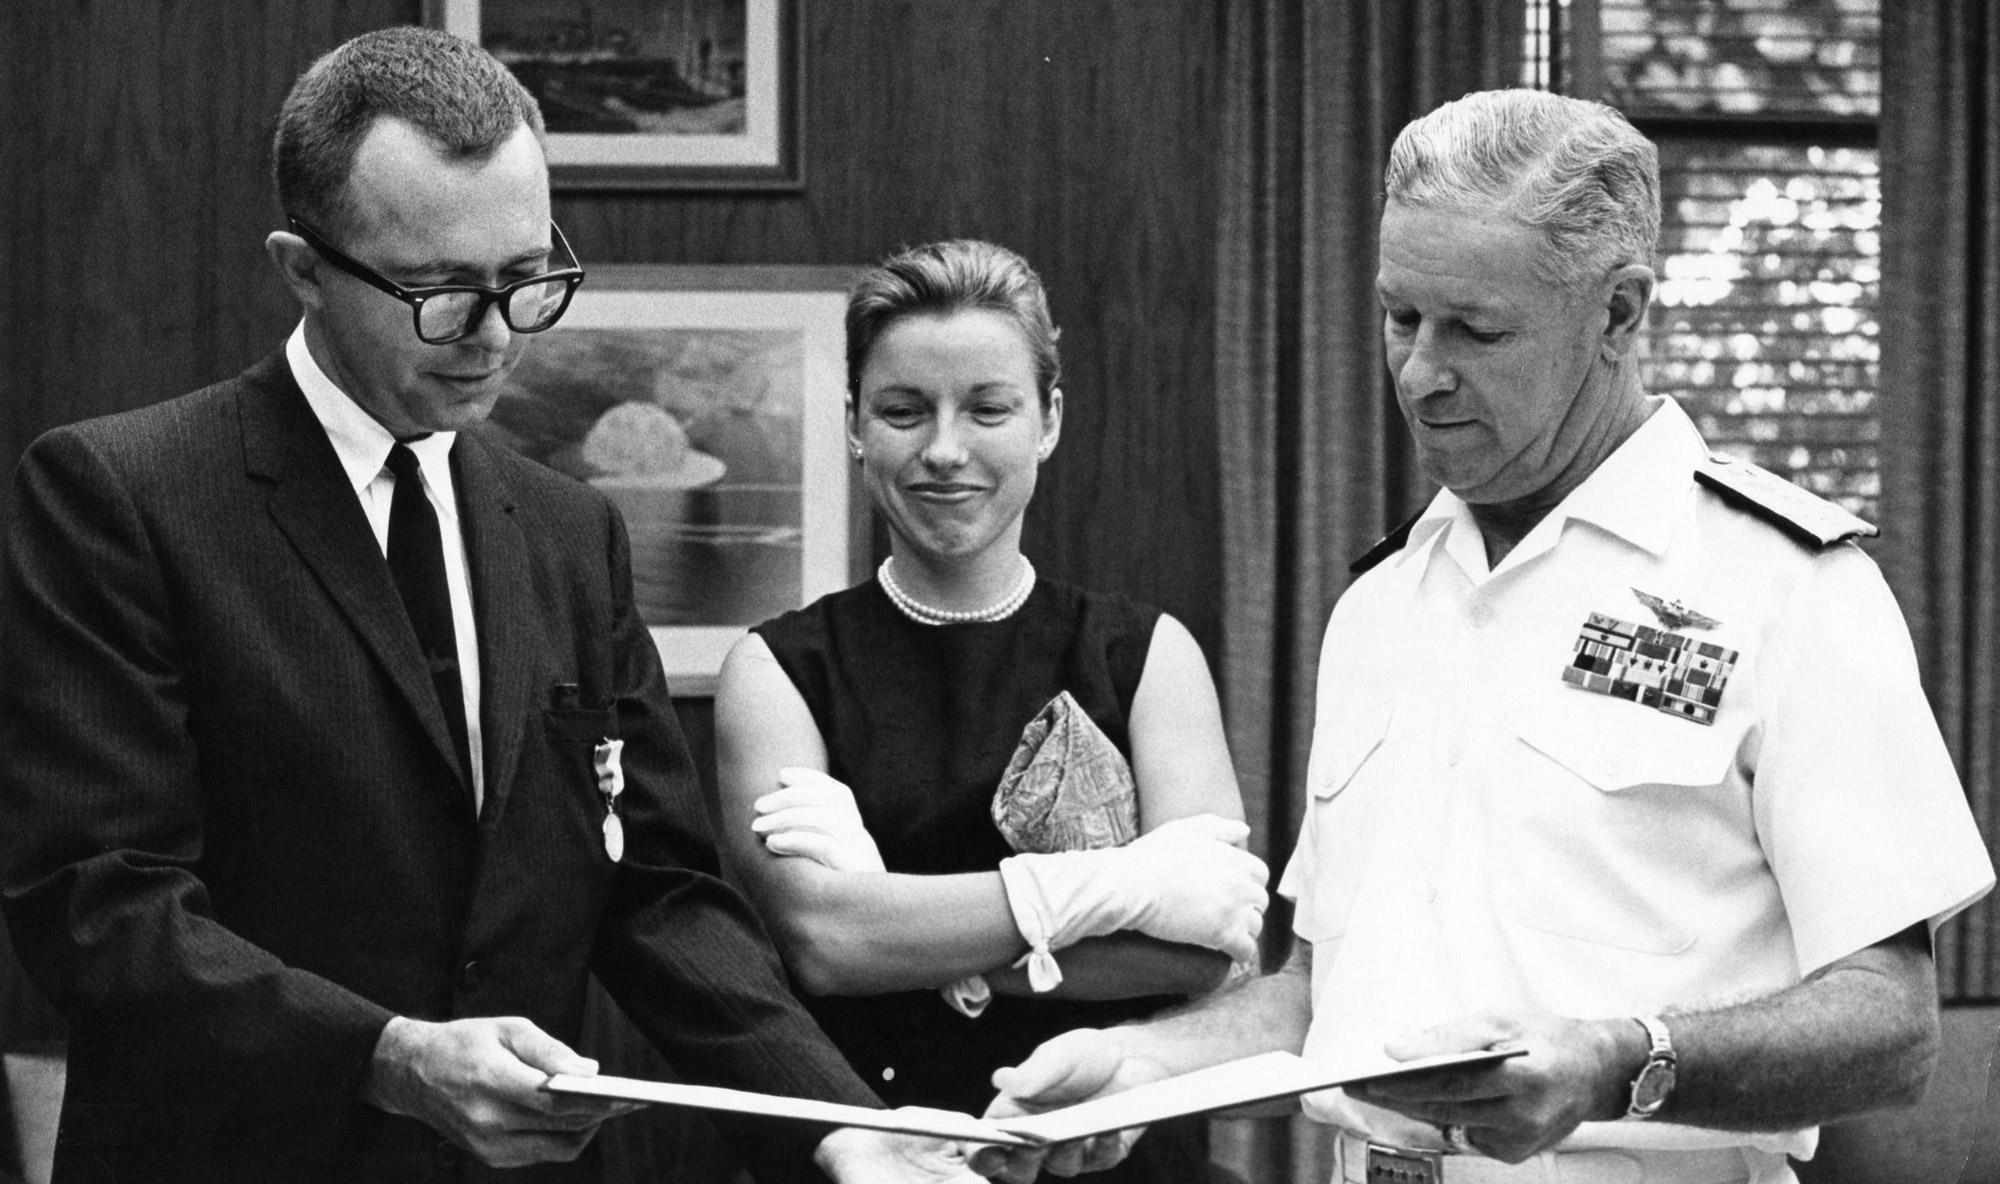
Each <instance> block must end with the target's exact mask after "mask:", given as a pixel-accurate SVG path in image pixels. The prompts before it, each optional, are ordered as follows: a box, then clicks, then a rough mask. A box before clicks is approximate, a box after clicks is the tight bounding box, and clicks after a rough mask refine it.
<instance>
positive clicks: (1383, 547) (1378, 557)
mask: <svg viewBox="0 0 2000 1184" xmlns="http://www.w3.org/2000/svg"><path fill="white" fill-rule="evenodd" d="M1423 516H1424V512H1423V511H1422V510H1418V511H1417V512H1416V513H1414V514H1412V515H1410V520H1409V521H1407V522H1405V523H1403V524H1402V525H1401V526H1398V527H1397V528H1396V529H1394V530H1392V531H1390V532H1389V533H1388V534H1385V535H1383V536H1382V538H1381V540H1380V541H1379V542H1377V543H1376V544H1375V545H1374V546H1372V547H1370V548H1368V549H1367V550H1366V551H1364V552H1362V554H1361V558H1359V559H1357V560H1355V561H1354V562H1353V563H1350V564H1348V565H1347V570H1348V571H1349V572H1350V573H1352V574H1354V575H1357V576H1358V575H1360V574H1361V573H1362V572H1364V571H1367V570H1368V569H1369V568H1371V567H1374V566H1375V565H1376V564H1378V563H1380V562H1382V561H1383V560H1384V559H1387V558H1388V557H1389V556H1391V555H1394V554H1395V553H1396V552H1398V551H1400V550H1402V549H1403V544H1404V543H1407V542H1409V541H1410V528H1411V527H1414V526H1415V525H1416V524H1417V519H1419V518H1422V517H1423Z"/></svg>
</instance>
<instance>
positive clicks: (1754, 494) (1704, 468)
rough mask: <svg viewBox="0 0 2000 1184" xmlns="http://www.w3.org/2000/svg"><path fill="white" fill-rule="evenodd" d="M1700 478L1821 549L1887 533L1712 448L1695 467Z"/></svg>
mask: <svg viewBox="0 0 2000 1184" xmlns="http://www.w3.org/2000/svg"><path fill="white" fill-rule="evenodd" d="M1694 479H1695V480H1696V481H1699V482H1700V483H1701V484H1703V485H1704V486H1707V487H1708V488H1709V489H1712V490H1714V491H1715V493H1716V495H1717V496H1719V497H1721V498H1722V500H1723V501H1725V502H1727V503H1729V504H1730V505H1732V506H1734V507H1736V508H1737V509H1739V510H1743V511H1746V512H1748V513H1751V514H1754V515H1756V516H1757V517H1759V518H1762V519H1763V520H1764V521H1766V522H1769V523H1770V524H1771V525H1773V526H1775V527H1777V528H1778V529H1779V530H1782V531H1784V532H1785V533H1786V534H1788V535H1790V536H1792V538H1794V539H1796V540H1797V541H1798V542H1800V543H1802V544H1804V545H1805V546H1807V547H1810V548H1812V549H1813V550H1815V551H1818V550H1822V549H1824V548H1826V547H1831V546H1832V545H1833V544H1835V543H1837V542H1840V541H1842V540H1843V539H1852V538H1874V537H1875V536H1876V535H1878V534H1881V533H1882V531H1881V530H1880V529H1879V528H1878V527H1876V525H1875V524H1874V523H1872V522H1869V521H1867V520H1866V519H1863V518H1859V517H1856V516H1855V515H1853V514H1850V513H1848V512H1847V511H1846V510H1844V509H1842V508H1841V507H1839V506H1837V505H1835V504H1833V503H1832V502H1830V501H1827V500H1826V499H1825V498H1823V497H1820V496H1819V495H1818V494H1816V493H1812V492H1810V491H1808V490H1805V489H1802V488H1800V487H1799V486H1797V485H1794V484H1792V483H1791V482H1790V481H1787V480H1785V479H1784V478H1783V477H1780V476H1778V475H1777V474H1776V473H1773V472H1771V471H1770V470H1768V469H1762V468H1759V467H1757V466H1756V465H1753V464H1751V463H1750V462H1749V461H1747V460H1739V459H1737V458H1736V457H1733V456H1725V455H1723V454H1722V453H1719V452H1711V453H1709V454H1708V460H1707V461H1705V462H1703V463H1702V464H1701V465H1700V466H1698V467H1697V468H1696V469H1695V471H1694Z"/></svg>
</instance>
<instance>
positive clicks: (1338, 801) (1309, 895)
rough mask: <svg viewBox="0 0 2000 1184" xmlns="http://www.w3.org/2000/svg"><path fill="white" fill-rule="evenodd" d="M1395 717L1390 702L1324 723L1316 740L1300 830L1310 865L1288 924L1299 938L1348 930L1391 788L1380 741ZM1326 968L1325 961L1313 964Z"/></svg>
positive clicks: (1321, 938)
mask: <svg viewBox="0 0 2000 1184" xmlns="http://www.w3.org/2000/svg"><path fill="white" fill-rule="evenodd" d="M1395 714H1396V705H1395V701H1394V700H1384V701H1382V702H1378V703H1373V704H1369V705H1366V706H1363V707H1360V708H1358V709H1355V710H1351V711H1344V712H1341V713H1338V714H1336V715H1332V716H1330V717H1328V718H1327V719H1326V720H1324V721H1322V722H1321V723H1320V725H1319V730H1318V733H1317V734H1316V735H1315V736H1314V740H1313V759H1312V763H1311V765H1310V766H1309V767H1308V769H1307V771H1306V782H1307V787H1308V789H1309V790H1310V791H1311V794H1312V798H1311V800H1310V801H1309V802H1308V803H1307V805H1306V820H1305V825H1306V827H1307V828H1308V829H1309V830H1310V834H1311V846H1310V848H1309V849H1308V848H1306V847H1304V846H1302V847H1301V854H1304V855H1306V856H1308V857H1309V859H1310V866H1308V867H1305V868H1303V869H1301V878H1302V879H1303V881H1304V883H1303V885H1302V887H1301V890H1300V893H1299V900H1298V912H1297V914H1296V915H1295V916H1294V918H1293V923H1292V924H1293V928H1294V929H1295V930H1296V931H1297V933H1298V935H1299V936H1300V937H1302V938H1304V939H1305V940H1307V941H1310V942H1314V943H1315V944H1317V943H1320V942H1324V941H1331V940H1334V939H1337V938H1339V937H1340V936H1342V935H1343V934H1345V933H1346V932H1347V918H1348V914H1349V913H1350V912H1352V911H1353V908H1354V898H1355V894H1356V891H1357V890H1358V889H1359V887H1360V884H1361V880H1362V876H1363V874H1364V870H1365V865H1366V862H1367V857H1368V852H1369V850H1370V849H1371V847H1372V840H1373V839H1374V831H1375V829H1376V823H1377V822H1378V820H1379V816H1380V813H1381V809H1382V806H1383V801H1384V795H1385V793H1386V792H1387V790H1388V781H1389V778H1387V777H1386V776H1384V775H1383V774H1384V764H1385V757H1384V754H1383V750H1382V743H1383V741H1384V740H1385V739H1386V738H1387V737H1388V734H1389V726H1390V724H1391V722H1393V720H1394V718H1395ZM1330 964H1331V963H1330V961H1329V960H1322V961H1321V962H1320V963H1317V964H1316V965H1330Z"/></svg>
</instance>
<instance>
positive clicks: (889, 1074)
mask: <svg viewBox="0 0 2000 1184" xmlns="http://www.w3.org/2000/svg"><path fill="white" fill-rule="evenodd" d="M882 1080H884V1081H894V1080H896V1067H895V1066H894V1065H884V1066H882Z"/></svg>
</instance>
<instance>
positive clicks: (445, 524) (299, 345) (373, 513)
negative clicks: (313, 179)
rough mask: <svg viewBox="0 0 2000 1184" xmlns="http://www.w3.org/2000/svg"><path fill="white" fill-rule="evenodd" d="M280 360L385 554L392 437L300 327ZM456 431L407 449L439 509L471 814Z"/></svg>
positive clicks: (469, 628)
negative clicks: (454, 473)
mask: <svg viewBox="0 0 2000 1184" xmlns="http://www.w3.org/2000/svg"><path fill="white" fill-rule="evenodd" d="M285 360H286V361H288V362H290V363H291V367H292V377H293V378H294V379H296V380H297V382H298V384H299V389H300V390H301V391H304V392H305V396H306V402H307V403H308V404H310V405H311V407H312V411H313V415H314V416H315V417H316V418H318V420H319V423H320V426H321V427H322V428H325V429H326V437H327V439H328V440H330V441H332V443H333V451H334V454H335V455H336V456H338V457H339V458H340V467H341V468H342V469H345V470H346V471H347V480H348V482H349V483H350V484H352V485H353V486H354V495H355V497H357V498H359V499H360V500H361V509H362V512H363V513H365V514H367V515H368V525H369V526H370V527H372V528H373V529H374V531H375V543H376V545H377V546H379V547H381V548H382V555H383V558H384V559H386V558H387V557H388V554H389V503H390V500H391V499H392V498H393V497H394V496H395V492H396V478H395V476H394V475H393V474H392V473H390V472H389V469H388V461H389V449H390V448H391V447H393V446H394V445H395V443H396V438H395V437H394V436H392V435H390V434H389V429H387V428H385V427H383V426H382V425H381V424H380V423H377V422H376V421H375V417H374V416H372V415H369V414H368V413H367V412H366V411H363V410H362V409H361V405H360V404H358V403H356V402H355V401H354V400H353V399H352V398H349V397H348V395H347V392H345V391H343V390H341V389H340V388H339V387H338V386H335V385H334V383H333V380H332V379H331V378H328V377H327V376H326V372H325V371H323V370H321V369H320V368H319V363H318V362H317V361H315V360H313V356H312V351H311V350H310V349H308V348H307V346H306V326H305V322H304V321H300V322H299V325H298V328H296V329H294V330H292V335H291V337H290V338H289V339H288V340H287V341H286V342H285ZM456 439H458V433H456V432H433V433H431V434H430V435H429V436H426V437H424V438H423V439H421V440H418V441H415V442H414V443H412V444H410V445H409V449H410V451H411V452H414V453H416V454H417V461H418V463H419V464H420V465H421V466H422V469H423V479H424V495H425V497H427V498H429V499H430V503H431V508H432V509H433V510H435V511H437V518H438V531H439V534H440V535H441V536H442V538H443V542H444V574H445V580H446V582H447V583H448V584H449V585H450V586H451V624H452V631H453V632H454V633H455V634H456V635H457V638H458V671H459V686H460V687H461V688H462V689H463V691H464V698H465V701H464V702H463V703H462V704H460V708H461V710H463V711H464V712H465V738H466V747H467V750H468V752H469V753H470V754H471V758H472V769H471V772H472V801H473V808H474V810H477V809H479V808H480V807H481V806H482V805H484V803H485V801H486V770H485V768H484V762H483V761H482V760H481V759H480V732H479V635H478V631H477V630H476V629H475V628H474V624H473V619H472V580H471V578H470V577H469V576H468V575H467V574H466V573H467V567H466V560H465V532H464V531H463V530H462V529H460V526H459V521H458V497H457V495H456V493H455V492H454V491H453V489H452V483H451V459H450V457H451V446H452V442H453V441H454V440H456Z"/></svg>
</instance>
